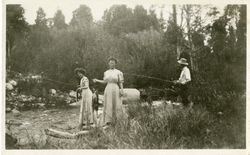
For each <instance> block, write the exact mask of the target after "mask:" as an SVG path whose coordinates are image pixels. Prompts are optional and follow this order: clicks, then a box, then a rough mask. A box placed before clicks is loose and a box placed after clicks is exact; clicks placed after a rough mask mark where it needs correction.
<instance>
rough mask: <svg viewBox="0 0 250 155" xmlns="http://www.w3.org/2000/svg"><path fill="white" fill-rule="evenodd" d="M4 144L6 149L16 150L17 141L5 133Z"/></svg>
mask: <svg viewBox="0 0 250 155" xmlns="http://www.w3.org/2000/svg"><path fill="white" fill-rule="evenodd" d="M5 143H6V149H17V147H16V144H17V139H16V138H14V137H13V136H12V135H10V134H8V133H5Z"/></svg>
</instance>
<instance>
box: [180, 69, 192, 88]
mask: <svg viewBox="0 0 250 155" xmlns="http://www.w3.org/2000/svg"><path fill="white" fill-rule="evenodd" d="M189 81H191V75H190V70H189V69H188V68H187V66H185V67H183V69H182V71H181V75H180V78H179V80H178V82H180V83H182V84H186V83H187V82H189Z"/></svg>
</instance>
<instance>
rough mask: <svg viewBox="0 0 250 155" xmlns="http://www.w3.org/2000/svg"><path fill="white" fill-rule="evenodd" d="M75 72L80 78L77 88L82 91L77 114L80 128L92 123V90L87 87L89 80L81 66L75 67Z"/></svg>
mask: <svg viewBox="0 0 250 155" xmlns="http://www.w3.org/2000/svg"><path fill="white" fill-rule="evenodd" d="M75 72H76V74H77V75H78V76H79V77H80V78H81V81H80V87H79V88H78V90H81V91H82V99H81V107H80V116H79V130H81V129H82V127H83V126H84V125H87V126H89V125H91V124H93V118H94V116H93V110H92V95H93V94H92V92H91V90H90V89H89V80H88V78H87V77H86V76H85V74H86V71H85V70H84V69H82V68H77V69H76V71H75Z"/></svg>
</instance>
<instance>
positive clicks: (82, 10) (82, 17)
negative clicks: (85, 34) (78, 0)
mask: <svg viewBox="0 0 250 155" xmlns="http://www.w3.org/2000/svg"><path fill="white" fill-rule="evenodd" d="M92 24H93V16H92V13H91V9H90V8H89V7H88V6H86V5H80V7H79V8H77V9H76V10H74V11H73V18H72V19H71V21H70V25H71V26H73V27H75V28H83V29H86V28H89V27H90V26H91V25H92Z"/></svg>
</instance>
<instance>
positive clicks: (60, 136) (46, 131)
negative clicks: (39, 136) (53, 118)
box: [44, 126, 108, 139]
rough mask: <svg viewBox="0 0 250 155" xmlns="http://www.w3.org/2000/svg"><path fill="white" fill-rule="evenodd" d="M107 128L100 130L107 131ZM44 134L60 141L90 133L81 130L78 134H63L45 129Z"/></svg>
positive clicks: (62, 132)
mask: <svg viewBox="0 0 250 155" xmlns="http://www.w3.org/2000/svg"><path fill="white" fill-rule="evenodd" d="M107 128H108V126H104V127H102V129H104V130H105V129H107ZM44 131H45V134H46V135H48V136H52V137H55V138H62V139H76V138H78V137H80V136H83V135H87V134H89V133H90V131H89V130H83V131H79V132H76V133H69V132H64V131H58V130H55V129H45V130H44Z"/></svg>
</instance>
